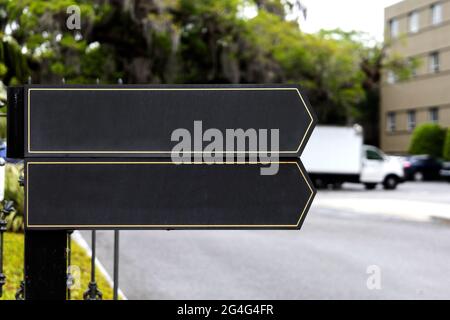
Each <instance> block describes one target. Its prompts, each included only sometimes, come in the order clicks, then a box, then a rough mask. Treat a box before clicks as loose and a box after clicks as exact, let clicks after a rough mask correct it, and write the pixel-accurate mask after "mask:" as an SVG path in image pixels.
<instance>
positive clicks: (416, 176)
mask: <svg viewBox="0 0 450 320" xmlns="http://www.w3.org/2000/svg"><path fill="white" fill-rule="evenodd" d="M413 179H414V181H423V180H424V176H423V173H422V172H420V171H417V172H414V175H413Z"/></svg>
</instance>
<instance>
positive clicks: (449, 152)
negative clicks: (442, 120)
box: [442, 128, 450, 161]
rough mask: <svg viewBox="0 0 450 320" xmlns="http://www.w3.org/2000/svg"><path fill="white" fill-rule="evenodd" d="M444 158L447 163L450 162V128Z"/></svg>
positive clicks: (443, 153)
mask: <svg viewBox="0 0 450 320" xmlns="http://www.w3.org/2000/svg"><path fill="white" fill-rule="evenodd" d="M442 156H443V157H444V159H445V160H446V161H450V128H448V129H447V135H446V136H445V142H444V150H443V152H442Z"/></svg>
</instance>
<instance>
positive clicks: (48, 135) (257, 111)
mask: <svg viewBox="0 0 450 320" xmlns="http://www.w3.org/2000/svg"><path fill="white" fill-rule="evenodd" d="M24 100H25V102H26V103H25V105H26V110H25V111H26V112H25V115H26V123H25V130H26V132H27V134H26V135H25V157H85V156H86V157H92V156H95V157H120V156H123V157H169V156H170V152H171V150H172V148H173V147H174V145H175V144H176V142H172V141H171V134H172V132H173V131H174V130H175V129H178V128H185V129H188V130H189V131H191V132H192V131H193V125H194V121H202V123H203V130H206V129H209V128H217V129H219V130H221V131H222V132H225V129H238V128H240V129H244V130H247V129H250V128H253V129H256V130H258V129H268V130H270V129H279V132H280V145H279V151H280V154H281V155H282V156H299V155H300V154H301V152H302V150H303V147H304V145H305V143H306V141H307V140H308V137H309V136H310V134H311V131H312V129H313V127H314V123H315V117H314V114H313V113H312V112H311V110H310V107H309V105H308V102H307V100H306V98H305V97H304V95H303V94H302V92H301V91H300V89H299V88H298V87H297V86H281V85H271V86H242V85H240V86H110V87H99V86H59V87H42V86H26V87H25V99H24ZM269 136H270V134H269ZM231 151H232V150H231ZM252 151H253V152H254V151H257V150H247V152H248V153H251V152H252Z"/></svg>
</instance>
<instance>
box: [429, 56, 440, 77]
mask: <svg viewBox="0 0 450 320" xmlns="http://www.w3.org/2000/svg"><path fill="white" fill-rule="evenodd" d="M430 72H431V73H437V72H439V52H433V53H431V54H430Z"/></svg>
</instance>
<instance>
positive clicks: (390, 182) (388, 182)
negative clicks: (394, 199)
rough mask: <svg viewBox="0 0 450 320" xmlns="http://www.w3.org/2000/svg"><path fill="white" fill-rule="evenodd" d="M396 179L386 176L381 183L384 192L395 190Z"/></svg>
mask: <svg viewBox="0 0 450 320" xmlns="http://www.w3.org/2000/svg"><path fill="white" fill-rule="evenodd" d="M397 185H398V178H397V177H396V176H387V177H386V179H384V181H383V187H384V189H386V190H394V189H395V188H397Z"/></svg>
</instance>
